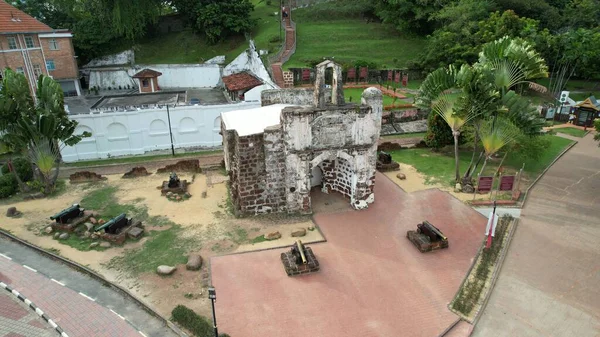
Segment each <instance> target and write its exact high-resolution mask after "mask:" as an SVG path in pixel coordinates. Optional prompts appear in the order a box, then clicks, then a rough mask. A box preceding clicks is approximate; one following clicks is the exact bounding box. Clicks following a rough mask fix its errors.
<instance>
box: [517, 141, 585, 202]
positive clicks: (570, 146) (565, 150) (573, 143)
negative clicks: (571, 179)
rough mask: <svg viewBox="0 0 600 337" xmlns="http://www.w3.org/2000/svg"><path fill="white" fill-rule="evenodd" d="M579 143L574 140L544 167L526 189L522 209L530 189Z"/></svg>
mask: <svg viewBox="0 0 600 337" xmlns="http://www.w3.org/2000/svg"><path fill="white" fill-rule="evenodd" d="M577 143H579V142H578V141H576V140H574V141H573V142H572V143H571V145H569V146H567V148H566V149H564V150H563V151H562V152H561V153H560V154H559V155H558V156H556V158H554V160H553V161H552V162H551V163H550V165H548V167H546V168H545V169H544V171H542V173H540V175H539V176H538V177H537V178H536V179H535V180H534V181H533V183H531V185H529V187H528V188H527V190H526V191H525V195H524V196H523V203H521V209H523V208H525V203H527V197H528V196H529V191H530V190H531V189H532V188H533V187H534V186H535V185H536V184H537V182H538V181H539V180H540V179H542V177H543V176H544V175H545V174H546V172H547V171H548V170H549V169H550V168H551V167H552V166H554V164H555V163H556V162H557V161H558V160H559V159H560V158H561V157H562V156H564V155H565V153H567V151H569V150H570V149H571V148H572V147H573V146H575V145H577Z"/></svg>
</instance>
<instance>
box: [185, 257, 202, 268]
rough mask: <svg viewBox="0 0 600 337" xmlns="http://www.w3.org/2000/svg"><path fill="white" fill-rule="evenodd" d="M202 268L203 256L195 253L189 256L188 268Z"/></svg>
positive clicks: (186, 266)
mask: <svg viewBox="0 0 600 337" xmlns="http://www.w3.org/2000/svg"><path fill="white" fill-rule="evenodd" d="M200 268H202V256H200V255H197V254H193V255H190V256H189V257H188V262H187V264H186V265H185V269H187V270H199V269H200Z"/></svg>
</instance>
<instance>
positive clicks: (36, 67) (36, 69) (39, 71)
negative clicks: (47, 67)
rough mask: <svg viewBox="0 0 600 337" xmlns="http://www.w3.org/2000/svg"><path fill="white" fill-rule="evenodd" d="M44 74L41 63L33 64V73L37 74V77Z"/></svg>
mask: <svg viewBox="0 0 600 337" xmlns="http://www.w3.org/2000/svg"><path fill="white" fill-rule="evenodd" d="M41 74H42V67H40V65H39V64H34V65H33V75H34V76H35V78H36V79H38V78H40V75H41Z"/></svg>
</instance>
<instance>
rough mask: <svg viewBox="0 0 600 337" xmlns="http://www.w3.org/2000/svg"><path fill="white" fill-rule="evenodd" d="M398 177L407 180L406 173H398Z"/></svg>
mask: <svg viewBox="0 0 600 337" xmlns="http://www.w3.org/2000/svg"><path fill="white" fill-rule="evenodd" d="M396 178H398V179H400V180H405V179H406V174H404V173H398V174H396Z"/></svg>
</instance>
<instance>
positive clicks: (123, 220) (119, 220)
mask: <svg viewBox="0 0 600 337" xmlns="http://www.w3.org/2000/svg"><path fill="white" fill-rule="evenodd" d="M130 223H131V219H129V218H127V215H126V214H125V213H122V214H120V215H118V216H116V217H114V218H112V219H110V220H109V221H108V222H107V223H105V224H104V225H102V226H100V227H98V228H96V229H95V230H94V232H98V231H101V230H103V229H104V232H105V233H108V234H119V233H120V232H121V231H122V230H123V228H125V227H127V226H129V224H130Z"/></svg>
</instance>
